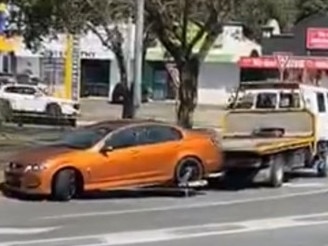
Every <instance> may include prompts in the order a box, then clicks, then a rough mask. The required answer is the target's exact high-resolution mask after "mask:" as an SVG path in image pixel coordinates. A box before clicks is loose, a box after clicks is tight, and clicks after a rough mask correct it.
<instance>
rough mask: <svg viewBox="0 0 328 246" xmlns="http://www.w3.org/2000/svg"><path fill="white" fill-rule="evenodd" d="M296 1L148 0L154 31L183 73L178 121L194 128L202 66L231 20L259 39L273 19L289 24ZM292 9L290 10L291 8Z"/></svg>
mask: <svg viewBox="0 0 328 246" xmlns="http://www.w3.org/2000/svg"><path fill="white" fill-rule="evenodd" d="M292 3H293V2H292V0H147V1H146V4H145V8H146V12H147V18H148V19H150V21H151V22H152V23H154V24H153V29H152V30H153V32H154V33H155V34H156V36H157V38H158V39H159V41H160V42H161V43H162V45H163V46H164V47H165V49H166V50H167V52H168V53H170V55H171V56H172V58H173V60H174V62H175V63H176V65H177V69H178V70H179V73H180V84H179V88H178V98H179V102H178V109H177V121H178V123H179V125H181V126H183V127H187V128H190V127H192V125H193V112H194V110H195V108H196V106H197V89H198V88H197V87H198V75H199V69H200V65H201V63H202V62H203V61H204V59H205V58H206V56H207V54H208V52H209V51H210V49H211V47H212V45H213V44H214V42H215V41H216V39H217V37H218V35H219V34H220V33H221V31H222V27H223V25H224V24H225V23H226V22H229V21H241V22H243V23H245V24H246V26H248V27H249V28H248V29H249V30H251V32H250V33H249V34H250V36H251V37H252V38H258V37H259V33H260V30H261V26H262V25H264V24H266V21H268V20H269V19H270V18H278V20H279V21H280V22H282V23H283V25H285V23H289V21H290V20H289V18H290V16H289V14H287V12H286V10H285V9H286V8H285V9H284V6H287V5H288V6H290V5H292ZM287 9H288V10H289V9H290V7H288V8H287Z"/></svg>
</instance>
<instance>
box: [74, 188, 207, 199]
mask: <svg viewBox="0 0 328 246" xmlns="http://www.w3.org/2000/svg"><path fill="white" fill-rule="evenodd" d="M198 195H205V192H204V191H203V190H198V189H174V188H142V189H133V190H112V191H94V192H88V193H84V194H83V195H81V196H80V197H78V198H76V199H77V200H104V199H131V198H135V199H138V198H142V199H145V198H156V197H172V198H178V197H181V198H183V197H191V196H198Z"/></svg>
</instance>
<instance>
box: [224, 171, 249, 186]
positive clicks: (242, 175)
mask: <svg viewBox="0 0 328 246" xmlns="http://www.w3.org/2000/svg"><path fill="white" fill-rule="evenodd" d="M252 175H253V172H252V171H251V170H247V169H240V170H238V169H232V170H227V171H225V173H224V176H223V183H224V186H225V188H227V189H233V190H234V189H243V188H245V187H247V186H249V185H250V184H251V183H252V177H253V176H252Z"/></svg>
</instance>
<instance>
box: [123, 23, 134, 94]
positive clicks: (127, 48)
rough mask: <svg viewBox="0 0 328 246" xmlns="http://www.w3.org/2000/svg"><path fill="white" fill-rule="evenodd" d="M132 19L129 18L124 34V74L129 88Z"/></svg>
mask: <svg viewBox="0 0 328 246" xmlns="http://www.w3.org/2000/svg"><path fill="white" fill-rule="evenodd" d="M132 24H133V23H132V18H131V17H130V18H129V20H128V26H127V32H126V37H127V39H126V45H125V62H126V73H127V80H128V85H129V88H130V86H131V82H132V76H131V43H132V40H133V36H132Z"/></svg>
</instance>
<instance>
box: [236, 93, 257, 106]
mask: <svg viewBox="0 0 328 246" xmlns="http://www.w3.org/2000/svg"><path fill="white" fill-rule="evenodd" d="M253 104H254V94H245V95H241V96H240V97H239V98H238V99H237V102H236V105H235V108H237V109H250V108H252V107H253Z"/></svg>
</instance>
